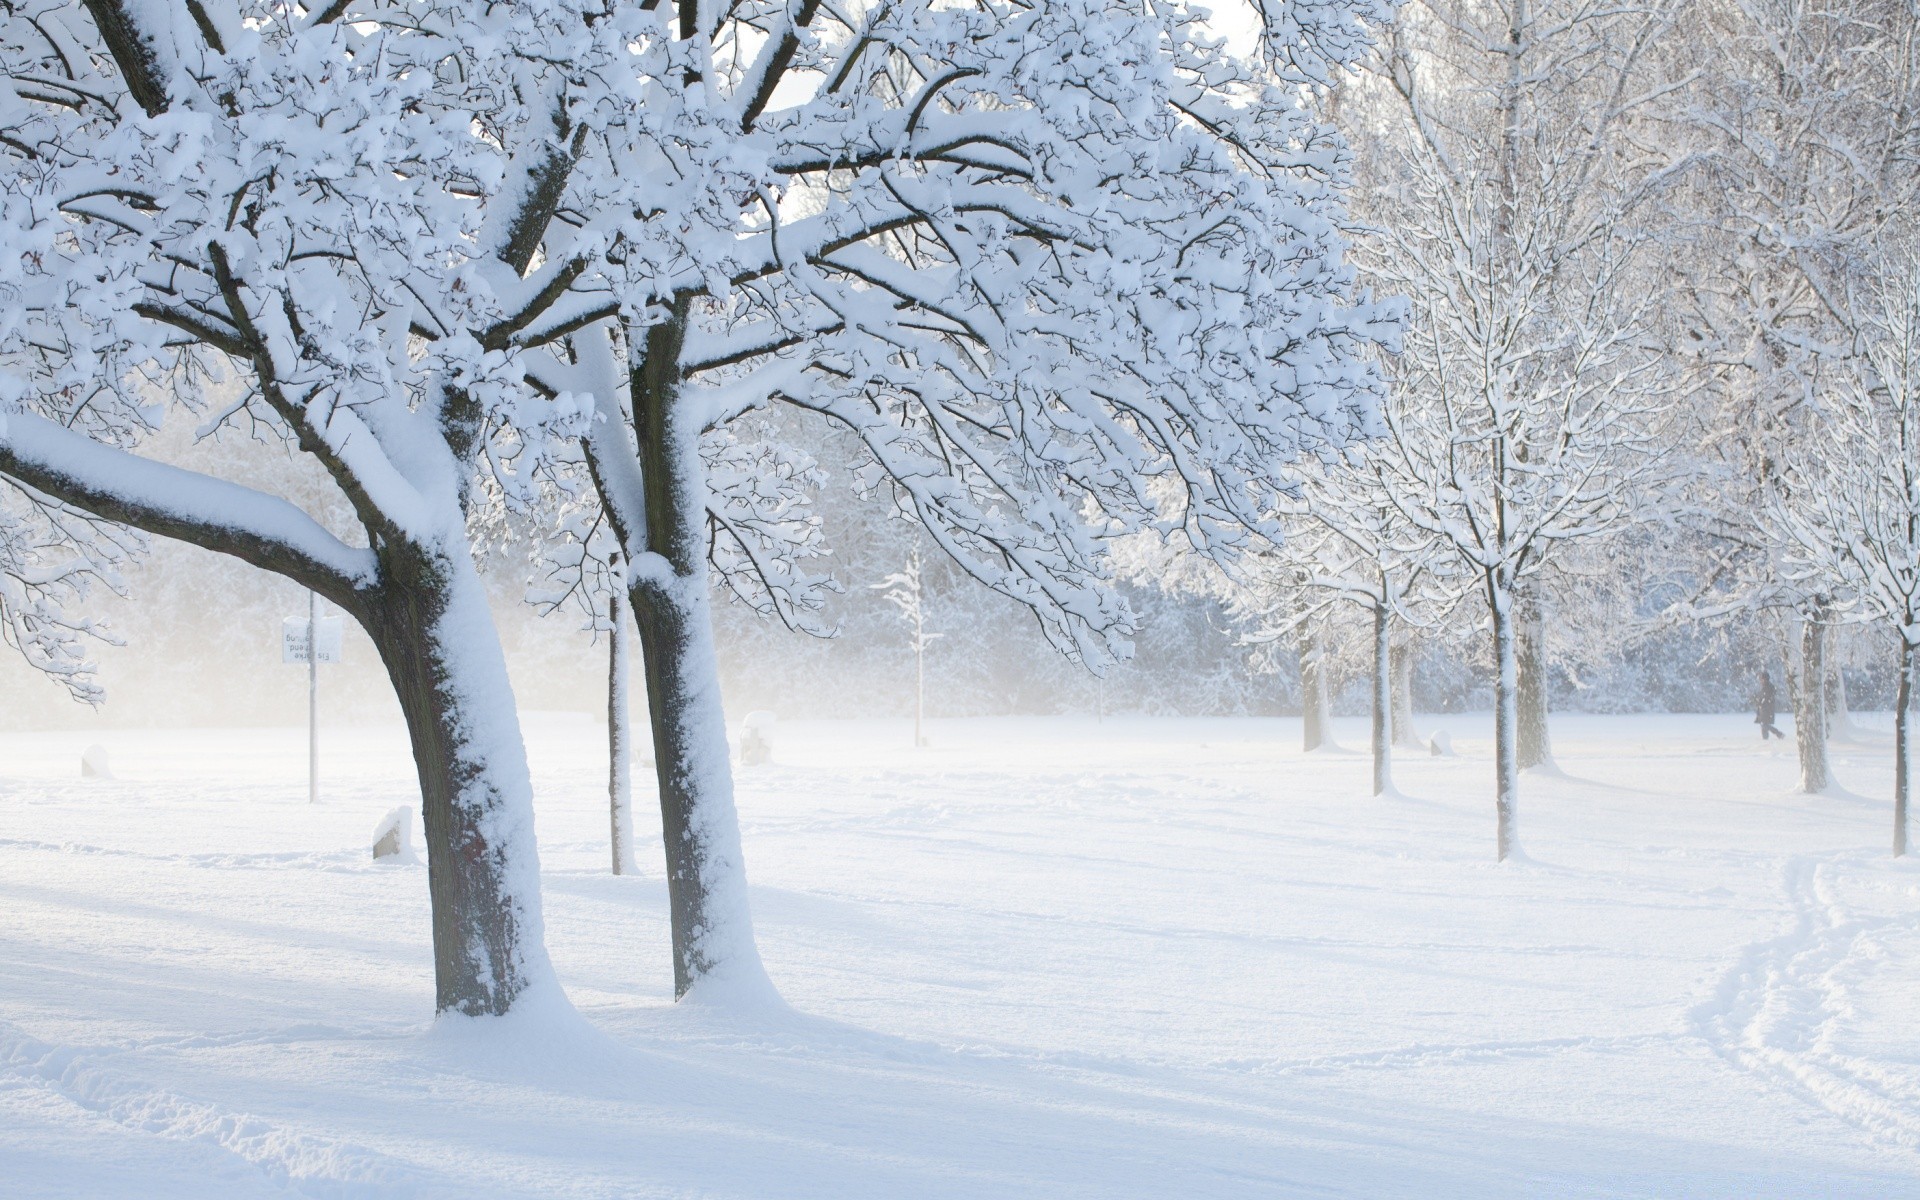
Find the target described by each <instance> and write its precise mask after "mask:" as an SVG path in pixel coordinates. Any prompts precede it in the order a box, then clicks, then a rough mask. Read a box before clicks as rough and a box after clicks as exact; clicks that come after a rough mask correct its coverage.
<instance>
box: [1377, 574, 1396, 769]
mask: <svg viewBox="0 0 1920 1200" xmlns="http://www.w3.org/2000/svg"><path fill="white" fill-rule="evenodd" d="M1389 616H1390V614H1389V611H1388V609H1387V605H1386V603H1385V602H1384V601H1383V602H1381V603H1379V604H1376V605H1374V608H1373V794H1374V795H1376V796H1383V795H1385V794H1386V793H1388V792H1390V791H1392V790H1393V630H1392V626H1391V624H1390V623H1389Z"/></svg>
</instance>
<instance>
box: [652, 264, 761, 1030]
mask: <svg viewBox="0 0 1920 1200" xmlns="http://www.w3.org/2000/svg"><path fill="white" fill-rule="evenodd" d="M686 303H687V302H686V301H684V300H683V301H681V302H680V304H681V306H680V309H679V311H678V312H677V313H676V315H675V319H674V320H671V321H668V322H666V323H664V324H661V325H655V326H653V327H652V328H650V329H648V330H647V331H646V333H645V335H644V336H645V338H646V351H645V356H644V359H643V361H642V364H641V366H640V369H639V370H638V371H636V372H635V376H634V379H633V381H632V382H633V388H632V394H633V398H634V424H635V430H634V432H635V433H636V435H637V441H638V444H639V453H640V463H641V470H642V477H643V480H644V486H645V489H646V512H645V519H646V523H647V528H646V542H645V544H646V546H647V548H648V550H649V553H647V554H646V555H645V556H644V557H642V558H636V559H635V560H634V561H632V562H630V563H629V564H628V571H629V574H630V588H631V590H630V593H629V594H630V596H631V598H632V601H633V611H634V618H635V622H636V624H637V625H638V627H639V630H640V653H641V660H642V665H643V670H644V674H645V676H646V682H647V708H648V717H649V720H650V722H651V725H652V732H653V761H654V771H655V774H656V777H657V778H658V781H659V786H660V825H661V836H662V839H663V840H664V842H665V844H666V863H667V896H668V902H669V907H670V910H671V913H672V924H673V992H674V996H675V997H676V998H678V997H682V996H685V995H686V994H687V993H688V992H689V991H691V990H692V989H693V988H694V987H695V986H697V985H700V984H702V983H703V982H704V981H708V980H712V981H713V982H715V983H720V984H724V985H726V986H728V987H730V988H732V987H738V988H741V989H745V990H749V991H754V990H761V991H767V992H770V991H771V987H770V985H769V984H768V983H767V980H766V973H765V970H764V968H763V967H762V966H761V964H760V954H759V951H758V949H756V948H755V946H754V941H753V919H752V915H751V913H750V910H749V908H748V904H747V875H746V866H745V858H744V856H743V855H742V853H741V848H740V821H739V817H738V815H737V814H736V812H735V810H734V802H733V768H732V764H731V763H730V762H729V761H728V750H727V726H726V711H725V709H724V707H723V706H722V704H721V698H720V677H719V671H718V667H717V663H716V660H715V657H714V649H713V623H712V613H711V610H710V609H709V607H708V586H707V484H706V473H705V467H704V464H703V463H702V462H701V459H700V432H701V430H700V421H699V414H698V413H697V412H693V411H689V410H688V406H687V405H685V404H683V403H680V402H679V360H680V347H681V342H682V339H683V336H684V331H685V328H686V326H685V307H684V306H685V304H686ZM629 544H631V543H629ZM703 990H706V991H711V990H712V989H711V987H709V988H706V989H703Z"/></svg>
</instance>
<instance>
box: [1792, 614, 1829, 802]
mask: <svg viewBox="0 0 1920 1200" xmlns="http://www.w3.org/2000/svg"><path fill="white" fill-rule="evenodd" d="M1825 616H1826V605H1825V603H1824V602H1821V603H1817V604H1816V605H1815V606H1814V608H1813V610H1812V611H1811V612H1809V613H1808V614H1807V619H1806V621H1805V623H1804V624H1802V626H1801V628H1800V678H1799V686H1798V687H1796V688H1794V692H1793V737H1794V745H1795V747H1796V748H1797V749H1798V750H1799V752H1800V790H1801V791H1803V792H1824V791H1826V790H1827V784H1828V782H1829V776H1828V774H1827V705H1826V678H1827V655H1826V648H1827V627H1826V624H1825V623H1824V620H1823V618H1824V617H1825Z"/></svg>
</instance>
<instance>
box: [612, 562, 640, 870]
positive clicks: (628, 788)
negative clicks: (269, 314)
mask: <svg viewBox="0 0 1920 1200" xmlns="http://www.w3.org/2000/svg"><path fill="white" fill-rule="evenodd" d="M615 567H616V569H615V571H614V573H613V593H612V595H610V596H608V597H607V607H608V614H607V615H608V619H609V623H610V624H611V626H612V628H611V629H610V630H609V631H608V636H607V643H608V645H607V824H608V832H609V833H610V834H611V837H610V839H609V844H610V845H611V846H612V849H613V873H614V874H615V875H632V874H634V873H635V872H636V871H638V869H639V866H638V864H637V863H636V862H635V861H634V850H633V723H632V705H631V704H630V703H629V700H628V681H629V680H630V679H631V678H632V666H631V661H632V656H633V607H632V605H631V604H630V603H629V602H628V599H627V584H626V571H625V570H624V569H623V567H624V563H623V562H622V560H619V559H616V560H615Z"/></svg>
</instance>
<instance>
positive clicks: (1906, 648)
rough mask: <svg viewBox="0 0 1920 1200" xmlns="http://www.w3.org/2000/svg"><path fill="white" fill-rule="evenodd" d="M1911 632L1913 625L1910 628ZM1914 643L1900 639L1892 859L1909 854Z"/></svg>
mask: <svg viewBox="0 0 1920 1200" xmlns="http://www.w3.org/2000/svg"><path fill="white" fill-rule="evenodd" d="M1909 628H1911V625H1909ZM1913 659H1914V654H1913V643H1912V642H1910V641H1907V640H1906V638H1905V637H1902V638H1901V639H1900V686H1899V689H1898V691H1896V692H1895V693H1894V701H1893V856H1894V857H1895V858H1899V857H1901V856H1903V855H1904V854H1906V852H1907V796H1908V789H1909V788H1910V787H1911V786H1912V782H1911V781H1912V778H1913V762H1912V756H1911V754H1910V753H1909V752H1910V750H1911V749H1912V742H1910V741H1909V740H1908V739H1909V737H1910V736H1911V733H1910V727H1911V723H1912V720H1913V667H1914V662H1913Z"/></svg>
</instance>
